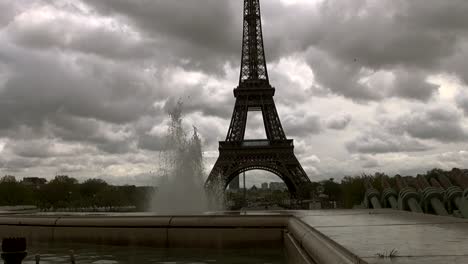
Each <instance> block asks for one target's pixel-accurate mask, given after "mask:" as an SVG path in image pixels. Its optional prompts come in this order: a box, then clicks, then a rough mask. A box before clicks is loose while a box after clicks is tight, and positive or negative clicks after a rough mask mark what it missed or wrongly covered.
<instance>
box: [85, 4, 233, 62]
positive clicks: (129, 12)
mask: <svg viewBox="0 0 468 264" xmlns="http://www.w3.org/2000/svg"><path fill="white" fill-rule="evenodd" d="M86 2H87V3H88V4H89V5H92V6H94V7H95V8H96V9H97V10H98V11H99V12H101V13H103V14H108V15H117V16H123V17H125V18H127V19H128V20H129V21H130V22H131V23H133V24H135V25H136V26H138V27H139V28H141V29H142V30H144V31H145V32H147V33H149V34H152V35H153V36H155V37H156V38H158V39H161V42H162V43H163V44H162V46H161V47H162V48H163V49H164V50H165V51H166V52H174V51H176V52H177V54H174V55H176V56H177V57H179V58H186V59H188V63H189V64H191V65H193V66H195V67H196V66H197V65H198V67H202V68H209V69H211V70H212V71H216V70H217V68H219V67H218V66H222V64H223V63H224V61H225V59H226V58H227V57H230V56H233V53H234V52H237V51H238V50H239V49H240V48H239V45H240V39H241V26H240V25H241V19H242V17H241V14H242V3H241V2H238V3H236V4H234V2H233V1H226V0H225V1H220V0H203V1H187V0H186V1H176V2H175V1H161V0H158V1H147V0H138V1H124V0H118V1H114V0H112V1H107V0H105V1H86ZM234 7H236V8H234ZM233 9H235V10H238V12H233V11H232V10H233ZM213 54H217V56H213ZM223 55H224V56H223Z"/></svg>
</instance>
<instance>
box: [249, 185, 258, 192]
mask: <svg viewBox="0 0 468 264" xmlns="http://www.w3.org/2000/svg"><path fill="white" fill-rule="evenodd" d="M250 190H251V191H254V192H255V191H258V188H257V186H255V185H254V186H252V188H250Z"/></svg>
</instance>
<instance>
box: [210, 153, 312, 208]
mask: <svg viewBox="0 0 468 264" xmlns="http://www.w3.org/2000/svg"><path fill="white" fill-rule="evenodd" d="M249 170H264V171H269V172H271V173H273V174H275V175H277V176H278V177H280V178H281V179H282V180H283V182H284V183H285V184H286V186H287V187H288V190H289V192H290V194H291V196H292V197H293V198H295V199H299V200H302V199H307V198H309V186H310V180H309V178H308V177H307V175H306V173H305V171H304V169H303V168H302V166H301V165H300V163H299V161H298V160H297V158H296V157H295V155H294V152H293V147H292V146H290V147H289V148H285V147H284V146H283V147H282V148H280V149H271V148H266V149H263V150H257V151H256V153H255V154H252V153H251V151H249V150H246V149H245V148H243V147H233V148H231V149H229V150H223V149H220V156H219V158H218V160H217V161H216V163H215V165H214V167H213V169H212V171H211V173H210V175H209V176H208V179H207V181H206V184H205V187H206V189H207V190H208V192H209V193H210V194H212V195H215V196H219V194H220V193H221V192H224V191H225V189H226V188H227V186H228V184H229V182H230V181H231V180H232V179H234V178H235V177H236V176H238V175H239V174H240V173H242V172H245V171H249Z"/></svg>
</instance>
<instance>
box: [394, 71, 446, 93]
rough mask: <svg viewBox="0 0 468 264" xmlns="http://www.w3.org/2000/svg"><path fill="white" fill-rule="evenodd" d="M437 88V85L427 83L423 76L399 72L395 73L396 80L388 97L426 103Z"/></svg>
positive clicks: (415, 73) (410, 72)
mask: <svg viewBox="0 0 468 264" xmlns="http://www.w3.org/2000/svg"><path fill="white" fill-rule="evenodd" d="M438 88H439V86H438V85H434V84H431V83H428V82H427V81H426V80H425V76H424V75H423V74H420V73H419V74H418V73H417V72H414V71H403V70H400V71H397V72H396V80H395V83H394V84H393V89H392V90H391V91H390V95H393V96H397V97H402V98H408V99H415V100H421V101H427V100H429V99H430V98H431V97H432V96H433V95H434V93H435V92H436V91H437V90H438Z"/></svg>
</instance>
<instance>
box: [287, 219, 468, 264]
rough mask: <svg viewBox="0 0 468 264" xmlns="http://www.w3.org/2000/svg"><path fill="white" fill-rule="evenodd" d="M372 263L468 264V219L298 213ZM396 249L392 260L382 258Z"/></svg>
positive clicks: (304, 220)
mask: <svg viewBox="0 0 468 264" xmlns="http://www.w3.org/2000/svg"><path fill="white" fill-rule="evenodd" d="M296 215H297V217H298V218H299V219H301V220H302V221H303V222H304V223H306V224H308V225H309V226H311V227H313V228H315V229H316V230H318V231H319V232H321V233H323V234H324V235H326V236H328V237H329V238H331V239H333V240H334V241H335V242H337V243H338V244H340V245H342V246H344V247H345V248H347V249H348V250H350V251H351V252H353V253H354V254H356V255H357V256H359V257H360V258H362V259H364V260H365V261H367V262H368V263H377V264H380V263H397V264H399V263H416V264H417V263H424V264H427V263H435V264H437V263H441V264H445V263H468V219H462V218H455V217H441V216H435V215H428V214H417V213H410V212H405V211H396V210H348V211H347V210H337V211H334V210H329V211H315V212H310V211H307V212H305V211H303V212H297V214H296ZM392 250H395V251H396V252H397V253H396V256H395V257H392V258H385V257H379V256H378V255H379V254H380V255H384V256H385V255H388V253H389V252H390V251H392Z"/></svg>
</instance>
